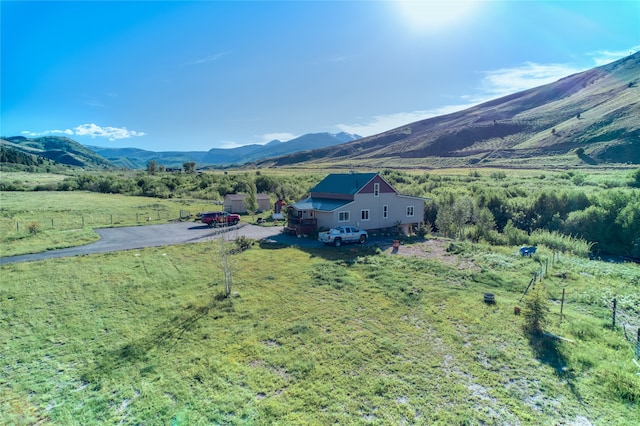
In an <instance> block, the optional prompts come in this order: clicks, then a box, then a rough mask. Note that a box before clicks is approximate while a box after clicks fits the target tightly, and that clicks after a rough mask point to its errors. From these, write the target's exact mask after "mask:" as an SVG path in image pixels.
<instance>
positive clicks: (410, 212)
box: [407, 206, 413, 217]
mask: <svg viewBox="0 0 640 426" xmlns="http://www.w3.org/2000/svg"><path fill="white" fill-rule="evenodd" d="M407 217H413V206H407Z"/></svg>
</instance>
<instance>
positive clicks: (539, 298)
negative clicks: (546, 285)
mask: <svg viewBox="0 0 640 426" xmlns="http://www.w3.org/2000/svg"><path fill="white" fill-rule="evenodd" d="M524 308H525V309H524V318H525V330H526V331H527V332H528V333H530V334H531V335H534V336H540V335H542V330H543V329H544V326H545V324H546V322H547V313H548V312H549V303H548V301H547V297H546V293H545V291H544V289H543V288H542V285H538V286H536V288H534V289H533V290H532V291H531V292H530V293H529V294H528V295H527V297H526V298H525V299H524Z"/></svg>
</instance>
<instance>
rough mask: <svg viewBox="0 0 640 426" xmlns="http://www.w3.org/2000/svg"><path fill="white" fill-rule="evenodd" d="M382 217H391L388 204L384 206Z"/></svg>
mask: <svg viewBox="0 0 640 426" xmlns="http://www.w3.org/2000/svg"><path fill="white" fill-rule="evenodd" d="M382 218H383V219H388V218H389V206H387V205H386V204H385V205H384V206H382Z"/></svg>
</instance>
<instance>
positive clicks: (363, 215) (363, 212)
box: [360, 210, 369, 220]
mask: <svg viewBox="0 0 640 426" xmlns="http://www.w3.org/2000/svg"><path fill="white" fill-rule="evenodd" d="M360 219H362V220H369V210H361V211H360Z"/></svg>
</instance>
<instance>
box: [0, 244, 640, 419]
mask: <svg viewBox="0 0 640 426" xmlns="http://www.w3.org/2000/svg"><path fill="white" fill-rule="evenodd" d="M427 243H433V244H436V245H434V246H429V245H427ZM447 244H448V243H447V242H440V241H438V240H432V241H427V242H423V243H416V244H414V245H406V246H402V247H401V248H400V253H404V252H406V251H410V250H411V251H412V253H413V254H414V255H413V256H402V255H397V254H396V255H394V254H391V253H389V252H388V251H382V252H381V250H374V249H364V248H353V247H345V248H341V249H335V248H318V249H312V250H308V249H306V250H303V249H300V248H296V247H282V246H274V245H268V244H263V245H262V246H260V247H259V246H257V245H256V246H254V247H253V248H251V249H249V250H247V251H245V252H243V253H241V254H236V255H233V256H232V257H231V265H232V270H233V280H234V281H233V282H234V287H233V291H234V292H237V293H238V294H237V295H236V296H237V297H232V298H229V299H222V298H220V297H216V295H218V294H219V293H220V292H221V291H222V283H221V282H222V270H221V265H220V262H219V261H218V259H219V249H220V243H219V242H207V243H197V244H189V245H184V246H172V247H161V248H151V249H145V250H135V251H127V252H120V253H111V254H103V255H92V256H82V257H78V258H69V259H54V260H48V261H43V262H35V263H21V264H10V265H4V266H2V268H1V269H2V270H1V273H2V275H1V276H2V285H1V286H0V324H1V327H0V339H1V340H2V341H3V342H4V345H3V350H2V353H1V355H0V356H1V357H2V364H3V374H2V375H0V401H2V402H0V418H1V419H3V420H2V422H4V423H6V424H34V423H38V424H78V425H89V424H105V423H106V424H115V423H118V424H142V423H144V424H151V425H155V424H172V425H198V424H238V425H256V424H258V425H262V424H264V425H271V424H283V425H284V424H287V425H288V424H336V423H338V424H403V423H404V424H447V425H449V424H483V423H484V424H589V423H588V422H590V423H591V424H610V425H634V424H638V423H639V422H640V376H638V375H637V373H638V372H640V368H638V367H636V366H635V364H634V363H632V361H631V359H632V357H633V346H632V344H631V343H629V342H628V341H627V340H626V339H625V337H624V333H623V331H622V330H621V329H620V328H618V329H615V330H613V329H612V328H611V311H610V309H609V306H608V304H609V303H610V300H611V297H612V296H613V295H614V294H615V295H617V297H618V302H619V306H620V308H621V309H623V310H625V311H626V312H629V313H630V314H632V315H631V316H632V317H633V316H635V317H636V318H637V316H638V313H639V307H640V301H639V297H640V291H638V287H639V286H640V283H639V282H638V279H639V277H640V268H639V267H638V266H637V265H632V264H607V263H602V262H591V261H587V260H583V259H578V258H573V257H569V256H565V255H562V256H561V257H560V259H554V260H553V262H552V263H550V264H549V266H548V267H547V268H548V271H547V274H546V275H545V277H544V279H543V282H542V283H538V284H537V288H544V289H545V291H546V294H547V295H548V300H549V303H550V313H549V314H547V319H548V324H547V326H546V328H545V330H547V331H549V332H552V333H554V334H556V335H559V336H562V337H564V338H566V339H571V340H572V342H568V341H565V340H550V339H546V340H541V339H534V338H532V337H530V336H528V335H527V334H526V333H524V332H523V324H524V322H525V319H524V316H523V315H520V316H516V315H514V307H515V306H523V304H522V303H521V302H520V298H521V295H522V293H523V291H524V289H525V287H526V286H527V284H528V282H529V281H530V279H531V276H532V272H533V271H538V270H540V268H541V265H542V264H544V265H545V267H546V260H547V259H548V258H549V257H550V253H548V252H546V251H545V250H544V248H541V249H540V250H539V255H538V256H537V257H535V258H523V257H520V256H518V255H517V254H516V248H496V247H488V246H474V245H471V244H453V245H450V246H449V247H448V249H449V251H448V252H445V251H443V252H438V253H440V254H439V255H436V251H434V249H433V247H436V246H438V247H443V246H447ZM429 247H432V248H429ZM562 288H564V289H565V290H566V300H565V305H564V314H565V315H564V317H563V318H562V321H561V318H560V316H559V310H560V306H559V300H560V294H561V291H562ZM487 291H489V292H492V293H494V294H495V295H496V301H497V303H496V304H495V305H487V304H485V303H483V293H484V292H487Z"/></svg>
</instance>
